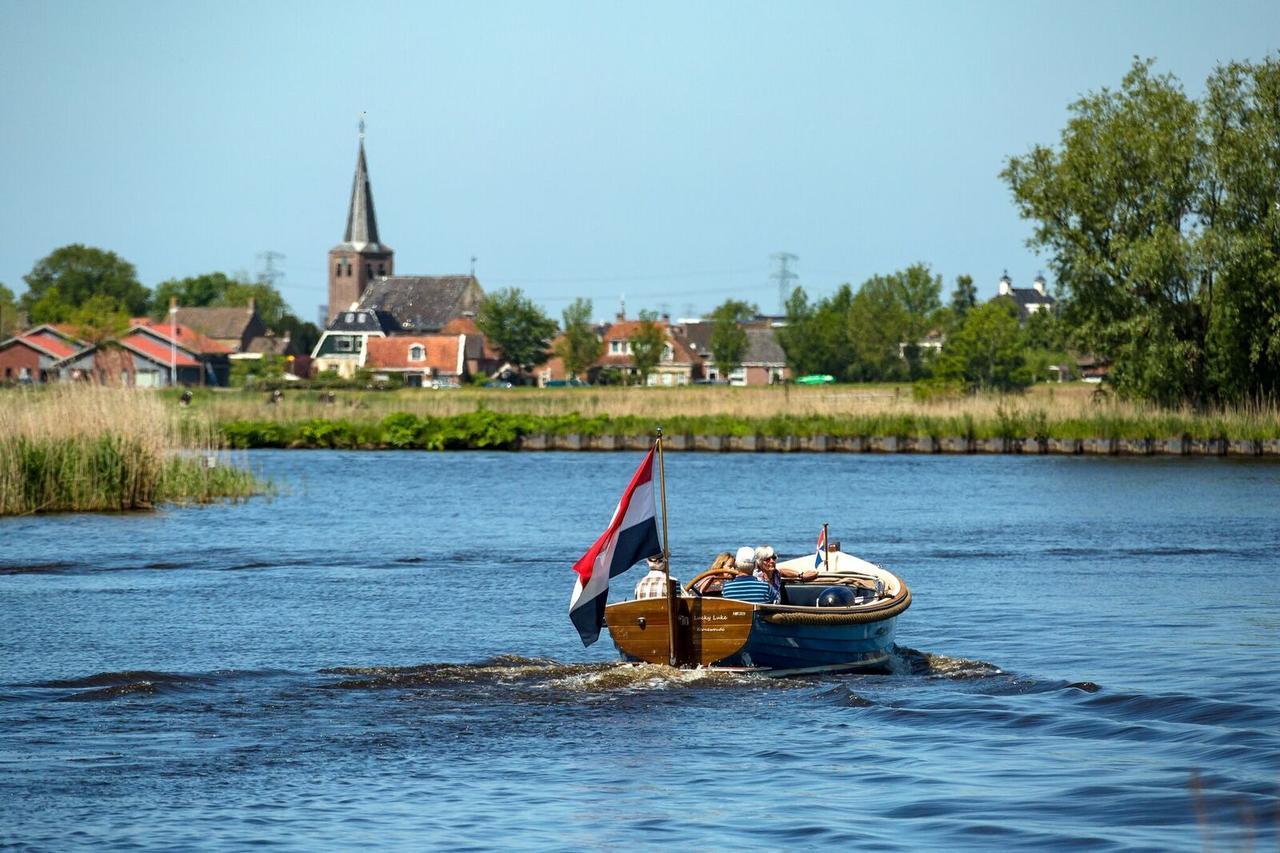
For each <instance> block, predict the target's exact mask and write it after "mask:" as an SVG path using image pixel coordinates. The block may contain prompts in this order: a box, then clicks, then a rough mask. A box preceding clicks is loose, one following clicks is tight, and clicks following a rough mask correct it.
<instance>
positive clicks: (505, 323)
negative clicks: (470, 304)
mask: <svg viewBox="0 0 1280 853" xmlns="http://www.w3.org/2000/svg"><path fill="white" fill-rule="evenodd" d="M476 325H477V326H478V327H479V328H480V331H481V332H482V333H483V334H484V336H485V337H486V338H488V339H489V343H491V344H493V346H495V347H497V349H498V350H499V352H501V353H502V357H503V358H505V359H506V360H507V361H509V362H511V363H512V364H514V365H516V366H518V367H519V368H520V369H521V370H531V369H532V368H533V367H534V366H535V365H538V364H542V363H543V362H544V361H546V360H547V357H548V355H549V353H548V350H547V347H548V343H549V341H550V340H551V336H552V335H554V334H555V333H556V323H555V321H554V320H552V319H551V318H549V317H548V316H547V315H546V314H545V313H543V311H542V309H541V308H539V307H538V306H537V305H535V304H534V303H533V300H531V299H529V298H528V297H527V296H525V295H524V291H522V290H521V289H520V288H518V287H509V288H503V289H502V290H495V291H494V292H493V293H490V294H489V295H488V296H486V297H485V299H484V302H482V303H481V304H480V311H479V312H478V313H477V314H476Z"/></svg>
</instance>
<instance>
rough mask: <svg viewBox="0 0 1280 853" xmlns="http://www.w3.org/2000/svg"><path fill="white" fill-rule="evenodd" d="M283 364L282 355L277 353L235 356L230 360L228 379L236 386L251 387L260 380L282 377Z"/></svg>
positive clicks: (266, 380) (284, 364)
mask: <svg viewBox="0 0 1280 853" xmlns="http://www.w3.org/2000/svg"><path fill="white" fill-rule="evenodd" d="M285 366H286V362H285V359H284V357H283V356H279V355H264V356H263V357H262V358H237V359H235V360H233V361H232V362H231V377H230V381H231V384H232V385H233V386H235V387H237V388H244V387H248V388H252V387H253V386H254V385H257V384H258V383H260V382H268V381H271V380H277V379H282V378H284V371H285Z"/></svg>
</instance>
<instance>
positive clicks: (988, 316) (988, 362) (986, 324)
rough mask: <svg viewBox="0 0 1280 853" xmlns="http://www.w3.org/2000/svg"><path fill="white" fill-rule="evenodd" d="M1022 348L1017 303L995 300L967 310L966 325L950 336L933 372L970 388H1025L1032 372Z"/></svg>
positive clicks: (943, 379) (1008, 389)
mask: <svg viewBox="0 0 1280 853" xmlns="http://www.w3.org/2000/svg"><path fill="white" fill-rule="evenodd" d="M1023 350H1024V342H1023V339H1022V330H1021V328H1020V327H1019V325H1018V309H1017V306H1015V305H1013V304H1012V303H1011V302H1010V301H1009V300H1005V299H994V300H992V301H991V302H988V303H986V304H985V305H980V306H978V307H977V308H974V309H973V310H971V311H969V312H968V315H967V316H966V317H965V321H964V325H963V326H961V327H960V329H959V331H957V332H956V333H955V334H953V335H951V337H949V338H948V339H947V343H946V345H945V346H944V347H943V349H942V355H941V356H939V358H938V361H937V365H936V369H935V371H934V375H935V376H936V377H937V378H938V379H940V380H942V381H944V382H952V383H956V384H960V385H964V386H965V387H967V388H969V389H971V390H979V389H984V390H999V391H1011V390H1017V389H1021V388H1025V387H1026V386H1027V385H1030V384H1031V375H1030V373H1029V372H1028V370H1027V367H1026V359H1025V356H1024V353H1023Z"/></svg>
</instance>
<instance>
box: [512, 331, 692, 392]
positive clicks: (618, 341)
mask: <svg viewBox="0 0 1280 853" xmlns="http://www.w3.org/2000/svg"><path fill="white" fill-rule="evenodd" d="M642 322H643V321H641V320H627V319H625V318H624V317H623V316H622V315H619V316H618V318H617V319H616V320H615V321H614V322H612V323H604V324H601V325H599V326H597V327H596V337H597V338H599V339H600V341H601V343H603V344H604V352H603V353H602V354H601V356H600V358H599V359H597V360H596V363H595V364H593V365H592V366H591V367H590V368H588V369H587V378H588V379H589V380H590V381H592V382H597V381H599V378H600V375H601V373H603V372H604V371H605V370H609V369H612V370H615V371H618V372H619V373H621V374H622V375H623V376H625V377H626V378H627V381H628V382H631V381H636V380H637V379H638V377H639V372H638V371H637V370H636V366H635V359H634V357H633V351H632V348H631V340H632V338H633V337H634V336H635V335H636V334H637V333H638V332H639V330H640V326H641V323H642ZM654 324H655V325H656V326H657V327H658V328H659V329H660V330H661V331H662V332H663V335H664V337H665V338H666V341H665V344H664V345H663V348H662V353H661V354H660V356H659V358H658V363H657V364H656V365H654V368H653V370H652V372H650V374H649V378H648V380H647V383H646V384H648V385H688V384H690V383H691V382H693V381H695V380H697V379H701V378H702V376H703V366H702V361H701V359H700V358H699V357H698V355H697V353H696V352H695V351H694V348H693V347H692V346H691V344H690V342H689V340H688V339H687V338H686V337H685V334H684V327H683V326H681V325H679V324H672V323H671V321H670V319H669V318H667V317H663V318H661V319H659V320H655V321H654ZM556 340H557V341H558V340H559V338H557V339H556ZM551 345H552V348H553V349H554V347H555V345H556V341H552V344H551ZM535 373H536V376H537V380H538V384H539V385H543V386H545V385H546V384H547V383H548V382H562V381H566V380H568V379H569V378H570V376H569V374H568V371H566V370H565V367H564V362H563V361H562V360H561V359H560V357H559V356H556V355H554V354H553V355H552V356H551V358H549V359H548V360H547V362H546V363H545V364H544V365H542V367H540V368H538V369H537V370H536V371H535Z"/></svg>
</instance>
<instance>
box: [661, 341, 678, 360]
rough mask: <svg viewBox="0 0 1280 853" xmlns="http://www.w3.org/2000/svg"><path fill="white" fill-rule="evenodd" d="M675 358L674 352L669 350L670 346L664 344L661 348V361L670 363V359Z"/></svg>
mask: <svg viewBox="0 0 1280 853" xmlns="http://www.w3.org/2000/svg"><path fill="white" fill-rule="evenodd" d="M675 356H676V351H675V350H673V349H672V348H671V344H665V345H664V346H663V347H662V360H663V361H670V360H671V359H673V358H675Z"/></svg>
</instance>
